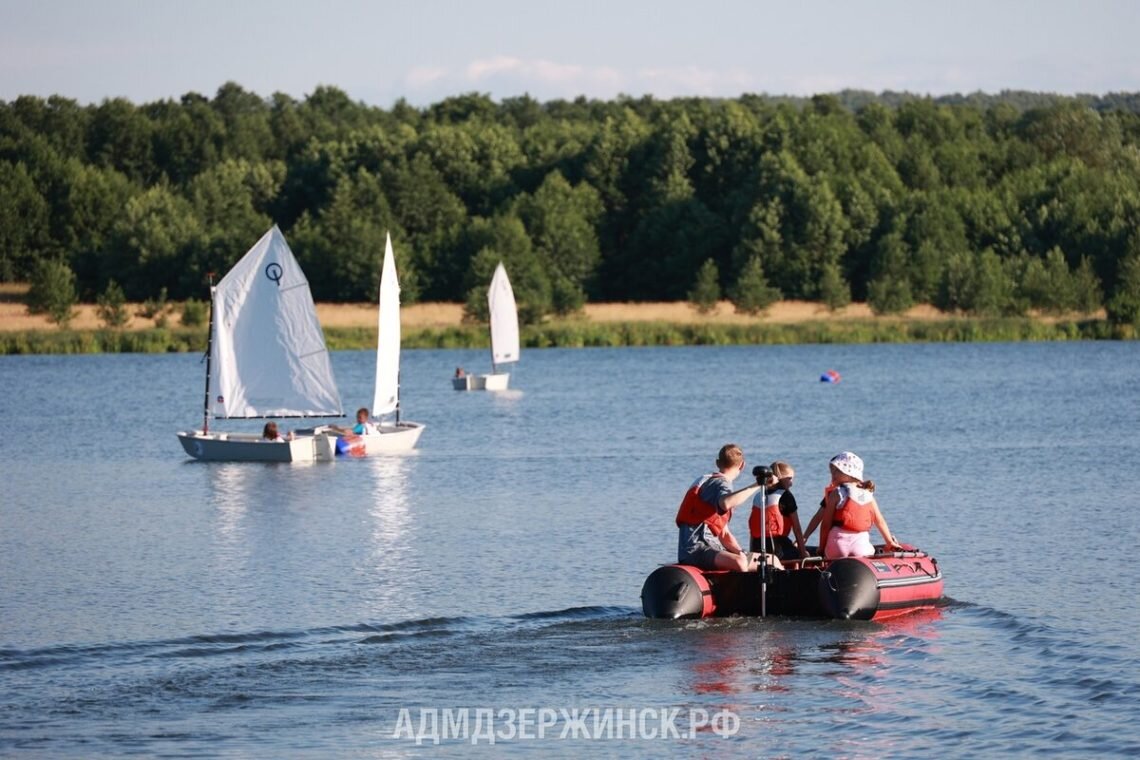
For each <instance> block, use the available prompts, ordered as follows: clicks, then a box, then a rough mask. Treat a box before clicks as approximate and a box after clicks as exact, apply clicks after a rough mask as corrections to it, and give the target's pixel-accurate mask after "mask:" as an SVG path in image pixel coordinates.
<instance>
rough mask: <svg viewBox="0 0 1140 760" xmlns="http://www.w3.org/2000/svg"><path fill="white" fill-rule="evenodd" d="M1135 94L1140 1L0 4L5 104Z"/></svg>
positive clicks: (127, 0)
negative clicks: (314, 97)
mask: <svg viewBox="0 0 1140 760" xmlns="http://www.w3.org/2000/svg"><path fill="white" fill-rule="evenodd" d="M227 82H236V83H237V84H238V85H240V86H241V87H242V88H243V89H245V90H246V91H249V92H253V93H256V94H258V95H260V96H262V97H266V98H268V97H269V96H271V95H272V94H273V93H276V92H282V93H285V94H287V95H290V96H292V97H294V98H297V99H303V98H305V97H306V96H307V95H309V94H311V93H312V92H313V91H314V89H315V88H317V87H320V86H332V87H336V88H338V89H340V90H342V91H344V92H345V93H347V94H348V96H349V97H350V98H351V99H352V100H354V101H359V102H363V103H366V104H368V105H374V106H380V107H384V108H388V107H391V106H392V105H393V104H394V103H395V102H396V101H397V100H399V99H401V98H403V99H404V100H405V101H407V102H408V103H410V104H411V105H413V106H416V107H424V106H428V105H431V104H432V103H437V102H439V101H440V100H442V99H444V98H446V97H449V96H453V95H462V94H466V93H482V94H485V95H489V96H490V97H492V98H493V99H495V100H496V101H499V100H502V99H503V98H509V97H517V96H520V95H530V96H531V97H532V98H534V99H536V100H539V101H543V102H545V101H549V100H555V99H573V98H576V97H578V96H585V97H586V98H590V99H599V100H611V99H613V98H615V97H617V96H619V95H628V96H632V97H641V96H643V95H651V96H653V97H655V98H658V99H668V98H673V97H682V96H709V97H728V98H733V97H738V96H740V95H742V94H744V93H758V94H769V95H799V96H805V95H814V94H819V93H827V92H837V91H839V90H842V89H860V90H870V91H872V92H882V91H884V90H893V91H907V92H912V93H917V94H924V95H934V96H938V95H946V94H952V93H970V92H977V91H981V92H986V93H997V92H1000V91H1002V90H1031V91H1036V92H1051V93H1059V94H1065V95H1071V94H1076V93H1090V94H1098V95H1102V94H1105V93H1108V92H1122V91H1123V92H1136V91H1140V0H1081V1H1079V2H1078V1H1076V0H1071V1H1070V0H877V1H875V0H847V1H846V2H843V1H841V0H799V1H798V2H797V1H796V0H781V1H779V2H770V1H769V0H720V1H718V0H689V1H688V2H678V1H677V0H654V1H651V2H643V1H642V0H561V2H547V1H546V0H449V1H446V2H445V1H443V0H413V1H412V2H406V1H405V0H373V1H372V2H367V1H366V0H314V1H312V2H302V1H301V0H180V1H175V0H0V101H6V102H7V101H12V100H15V99H16V98H17V97H19V96H21V95H35V96H39V97H44V98H46V97H49V96H52V95H59V96H62V97H65V98H69V99H72V100H76V101H78V102H79V103H81V104H89V103H99V102H101V101H103V100H104V99H108V98H116V97H123V98H127V99H128V100H130V101H132V102H134V103H137V104H141V103H148V102H153V101H159V100H166V99H175V100H176V99H178V98H180V97H182V96H183V95H185V94H187V93H191V92H194V93H198V94H200V95H205V96H207V97H213V96H214V95H215V94H216V92H217V90H218V88H219V87H220V86H222V85H223V84H225V83H227Z"/></svg>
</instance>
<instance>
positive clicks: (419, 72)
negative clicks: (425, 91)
mask: <svg viewBox="0 0 1140 760" xmlns="http://www.w3.org/2000/svg"><path fill="white" fill-rule="evenodd" d="M446 77H447V69H445V68H442V67H440V66H417V67H415V68H413V69H412V70H411V71H409V72H408V73H407V74H406V75H405V76H404V82H406V83H407V85H408V86H409V87H411V88H413V89H420V88H423V87H427V86H429V85H432V84H435V83H436V82H439V81H440V80H442V79H444V78H446Z"/></svg>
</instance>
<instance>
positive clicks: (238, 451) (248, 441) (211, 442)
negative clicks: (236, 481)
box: [178, 430, 336, 462]
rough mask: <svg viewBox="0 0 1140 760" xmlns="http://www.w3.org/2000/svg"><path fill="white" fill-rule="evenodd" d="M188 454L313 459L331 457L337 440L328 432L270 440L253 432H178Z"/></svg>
mask: <svg viewBox="0 0 1140 760" xmlns="http://www.w3.org/2000/svg"><path fill="white" fill-rule="evenodd" d="M178 440H179V441H181V442H182V448H183V449H184V450H185V451H186V453H187V454H189V455H190V456H192V457H194V458H195V459H200V460H202V461H206V462H313V461H327V460H331V459H332V458H333V456H334V454H335V453H336V448H335V441H333V440H331V437H330V436H325V435H299V436H297V437H296V438H294V439H293V440H291V441H267V440H265V439H263V438H261V437H260V436H258V435H254V434H252V433H205V434H204V433H202V431H200V430H195V431H194V432H180V433H178Z"/></svg>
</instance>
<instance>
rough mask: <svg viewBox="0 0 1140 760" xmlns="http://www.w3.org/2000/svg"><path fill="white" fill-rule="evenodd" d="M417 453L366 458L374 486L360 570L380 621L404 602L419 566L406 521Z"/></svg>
mask: <svg viewBox="0 0 1140 760" xmlns="http://www.w3.org/2000/svg"><path fill="white" fill-rule="evenodd" d="M415 457H416V453H415V452H408V453H405V454H396V455H392V456H378V457H369V458H368V460H367V462H365V463H363V464H367V466H368V470H369V472H370V474H371V481H372V483H373V486H372V493H371V503H370V505H369V507H368V523H369V533H368V535H369V538H370V540H371V553H370V555H369V557H368V561H367V565H366V566H365V567H362V568H360V573H361V575H362V576H364V578H365V594H366V598H367V599H368V607H369V608H370V612H371V615H370V616H371V617H373V618H376V619H382V618H384V617H386V614H390V613H391V610H393V609H400V608H402V607H403V606H404V604H405V603H406V598H405V597H406V595H407V593H408V586H409V585H410V584H408V583H407V580H406V579H407V578H408V576H409V574H410V573H411V572H413V570H412V568H413V567H414V566H416V565H418V564H419V563H418V562H413V561H412V558H411V556H410V555H411V553H412V548H411V547H410V546H409V545H408V536H409V535H410V532H409V530H408V522H409V521H410V520H412V519H414V517H413V516H412V514H411V509H410V505H409V498H408V494H409V492H410V490H411V476H412V471H413V463H414V461H415Z"/></svg>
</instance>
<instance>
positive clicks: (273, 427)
mask: <svg viewBox="0 0 1140 760" xmlns="http://www.w3.org/2000/svg"><path fill="white" fill-rule="evenodd" d="M261 439H262V440H263V441H273V442H280V441H291V440H293V433H292V432H290V433H289V435H288V436H287V437H286V436H282V435H281V433H280V432H279V431H278V430H277V423H276V422H274V421H273V420H270V421H269V422H266V423H265V427H263V428H262V429H261Z"/></svg>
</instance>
